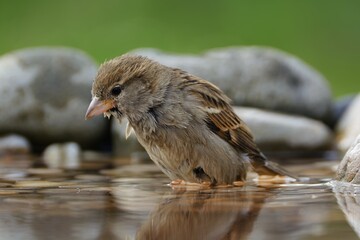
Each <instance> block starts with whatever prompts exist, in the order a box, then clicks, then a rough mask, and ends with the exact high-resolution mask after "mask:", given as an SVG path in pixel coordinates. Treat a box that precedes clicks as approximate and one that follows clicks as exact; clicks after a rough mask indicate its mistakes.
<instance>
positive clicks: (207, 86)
mask: <svg viewBox="0 0 360 240" xmlns="http://www.w3.org/2000/svg"><path fill="white" fill-rule="evenodd" d="M180 74H181V78H182V79H183V80H184V81H183V83H182V86H181V87H184V88H187V90H188V91H190V93H192V94H193V95H194V96H195V97H196V98H197V99H198V100H199V102H200V103H201V108H202V109H203V111H204V112H205V113H206V115H207V119H206V124H207V126H208V127H209V129H210V130H211V131H212V132H214V133H215V134H217V135H218V136H219V137H221V138H222V139H223V140H225V141H227V142H228V143H229V144H231V145H232V146H233V147H234V148H235V149H237V150H238V151H239V152H240V153H244V154H248V155H249V157H250V158H256V159H257V158H259V159H262V158H263V157H262V154H261V153H260V151H259V149H258V147H257V146H256V144H255V142H254V138H253V136H252V134H251V131H250V129H249V128H248V127H247V126H246V124H245V123H244V122H243V121H242V120H241V119H240V118H239V117H238V116H237V115H236V114H235V113H234V111H233V109H232V107H231V106H230V99H229V98H228V97H227V96H226V95H225V94H224V93H223V92H222V91H221V90H220V89H219V88H218V87H216V86H215V85H213V84H212V83H210V82H208V81H205V80H203V79H201V78H198V77H195V76H192V75H190V74H187V73H186V72H181V73H180Z"/></svg>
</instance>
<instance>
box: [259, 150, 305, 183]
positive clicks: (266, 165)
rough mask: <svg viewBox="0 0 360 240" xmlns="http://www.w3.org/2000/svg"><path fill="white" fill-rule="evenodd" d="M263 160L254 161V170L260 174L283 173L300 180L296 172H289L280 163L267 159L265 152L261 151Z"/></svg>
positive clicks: (282, 174)
mask: <svg viewBox="0 0 360 240" xmlns="http://www.w3.org/2000/svg"><path fill="white" fill-rule="evenodd" d="M261 158H262V159H261V161H254V162H255V164H253V167H254V170H255V172H256V173H257V174H259V175H273V176H275V175H281V176H288V177H291V178H294V179H295V180H297V181H299V180H300V178H299V176H297V175H296V174H294V173H291V172H289V171H288V170H286V169H284V168H283V167H281V166H280V165H279V164H277V163H275V162H272V161H269V160H267V158H266V157H265V156H264V154H262V153H261Z"/></svg>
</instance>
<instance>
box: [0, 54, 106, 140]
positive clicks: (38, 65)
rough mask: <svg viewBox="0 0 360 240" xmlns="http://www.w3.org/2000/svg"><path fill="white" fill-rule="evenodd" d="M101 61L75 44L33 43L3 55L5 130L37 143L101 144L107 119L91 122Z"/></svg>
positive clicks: (0, 115) (0, 109) (1, 125)
mask: <svg viewBox="0 0 360 240" xmlns="http://www.w3.org/2000/svg"><path fill="white" fill-rule="evenodd" d="M96 72H97V65H96V64H95V62H94V61H93V60H92V59H91V58H90V57H89V56H87V55H86V54H84V53H83V52H81V51H79V50H76V49H70V48H61V47H57V48H50V47H42V48H29V49H23V50H19V51H15V52H11V53H8V54H6V55H3V56H1V57H0V79H1V85H0V94H1V101H0V134H6V133H19V134H22V135H24V136H26V137H27V138H29V140H30V141H31V142H32V143H34V144H35V145H42V146H44V145H48V144H50V143H52V142H64V141H76V142H78V143H79V144H81V145H83V146H89V145H94V144H96V141H98V140H99V139H100V138H101V136H103V135H104V133H105V132H106V131H105V128H106V124H107V123H106V122H105V120H104V119H102V118H94V119H93V120H91V121H85V120H84V115H85V112H86V109H87V107H88V104H89V102H90V100H91V93H90V91H91V85H92V81H93V79H94V77H95V75H96Z"/></svg>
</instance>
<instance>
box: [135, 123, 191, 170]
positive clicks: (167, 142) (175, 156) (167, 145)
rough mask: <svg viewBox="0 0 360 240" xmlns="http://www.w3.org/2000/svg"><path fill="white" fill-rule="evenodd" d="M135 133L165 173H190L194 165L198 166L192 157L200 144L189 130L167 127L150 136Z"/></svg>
mask: <svg viewBox="0 0 360 240" xmlns="http://www.w3.org/2000/svg"><path fill="white" fill-rule="evenodd" d="M135 132H136V135H137V137H138V140H139V142H140V143H141V145H142V146H143V147H144V148H145V149H146V151H147V152H148V154H149V156H150V158H151V159H152V160H153V161H154V162H155V163H156V164H157V165H159V167H161V168H162V170H163V171H171V172H179V170H181V169H182V171H188V169H191V167H192V165H194V166H195V165H196V162H195V161H194V158H193V156H192V155H193V151H194V144H198V143H196V142H198V141H194V139H193V137H191V136H192V135H190V132H189V129H186V128H176V127H167V128H164V129H156V130H155V131H153V132H151V133H148V134H144V132H142V133H139V134H138V133H137V131H136V130H135Z"/></svg>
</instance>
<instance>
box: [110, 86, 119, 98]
mask: <svg viewBox="0 0 360 240" xmlns="http://www.w3.org/2000/svg"><path fill="white" fill-rule="evenodd" d="M120 93H121V87H120V86H115V87H114V88H113V89H111V94H112V95H113V96H118V95H119V94H120Z"/></svg>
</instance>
